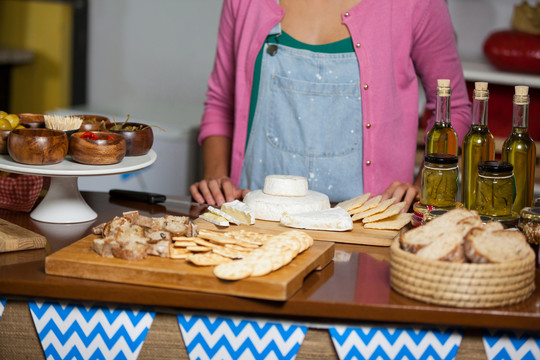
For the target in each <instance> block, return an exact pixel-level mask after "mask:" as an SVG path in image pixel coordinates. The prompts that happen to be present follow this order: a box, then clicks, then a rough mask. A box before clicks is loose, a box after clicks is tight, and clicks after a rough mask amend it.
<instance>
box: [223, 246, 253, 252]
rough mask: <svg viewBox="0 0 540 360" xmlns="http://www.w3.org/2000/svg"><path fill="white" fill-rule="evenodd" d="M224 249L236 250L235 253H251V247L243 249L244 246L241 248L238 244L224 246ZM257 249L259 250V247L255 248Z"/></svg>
mask: <svg viewBox="0 0 540 360" xmlns="http://www.w3.org/2000/svg"><path fill="white" fill-rule="evenodd" d="M225 248H227V249H232V250H236V251H242V252H245V253H249V252H251V250H253V248H252V247H244V246H241V245H239V244H225ZM257 248H259V247H258V246H257Z"/></svg>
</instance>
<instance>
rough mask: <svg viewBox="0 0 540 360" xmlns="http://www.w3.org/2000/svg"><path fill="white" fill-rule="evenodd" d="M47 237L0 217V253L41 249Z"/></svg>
mask: <svg viewBox="0 0 540 360" xmlns="http://www.w3.org/2000/svg"><path fill="white" fill-rule="evenodd" d="M46 244H47V239H46V238H45V237H44V236H42V235H39V234H36V233H35V232H33V231H30V230H28V229H25V228H23V227H21V226H19V225H15V224H13V223H10V222H9V221H6V220H4V219H0V253H2V252H8V251H18V250H28V249H42V248H44V247H45V245H46Z"/></svg>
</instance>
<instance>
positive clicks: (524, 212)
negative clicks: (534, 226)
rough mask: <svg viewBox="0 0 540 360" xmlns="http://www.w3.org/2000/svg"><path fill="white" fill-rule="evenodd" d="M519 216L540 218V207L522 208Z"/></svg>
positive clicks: (528, 218) (527, 218)
mask: <svg viewBox="0 0 540 360" xmlns="http://www.w3.org/2000/svg"><path fill="white" fill-rule="evenodd" d="M519 216H520V217H521V218H522V219H526V220H536V221H538V220H540V207H526V208H523V209H521V212H520V213H519Z"/></svg>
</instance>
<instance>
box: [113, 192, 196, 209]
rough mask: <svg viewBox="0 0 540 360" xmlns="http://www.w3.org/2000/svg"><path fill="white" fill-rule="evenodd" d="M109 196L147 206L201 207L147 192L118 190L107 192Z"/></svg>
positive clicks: (194, 203)
mask: <svg viewBox="0 0 540 360" xmlns="http://www.w3.org/2000/svg"><path fill="white" fill-rule="evenodd" d="M109 196H110V197H113V198H117V199H123V200H131V201H142V202H145V203H148V204H159V203H165V202H167V203H174V204H180V205H188V206H202V205H203V204H199V203H196V202H191V201H188V200H179V199H167V196H165V195H162V194H156V193H152V192H147V191H134V190H120V189H111V190H109Z"/></svg>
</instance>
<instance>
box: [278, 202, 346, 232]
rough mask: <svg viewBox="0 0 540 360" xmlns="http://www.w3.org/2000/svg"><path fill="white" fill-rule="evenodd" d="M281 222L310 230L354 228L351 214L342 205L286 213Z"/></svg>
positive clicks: (344, 229)
mask: <svg viewBox="0 0 540 360" xmlns="http://www.w3.org/2000/svg"><path fill="white" fill-rule="evenodd" d="M280 223H281V224H283V225H285V226H289V227H294V228H299V229H308V230H328V231H348V230H352V228H353V222H352V219H351V215H349V213H348V212H347V211H346V210H344V209H342V208H341V207H334V208H331V209H327V210H319V211H310V212H304V213H298V214H285V215H283V216H282V217H281V221H280Z"/></svg>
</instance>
